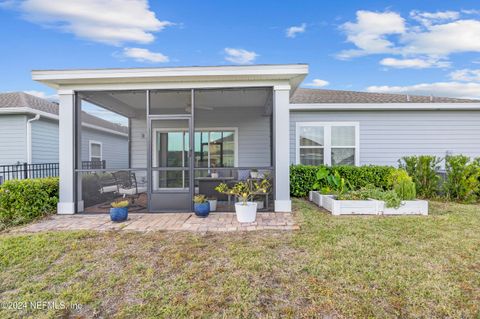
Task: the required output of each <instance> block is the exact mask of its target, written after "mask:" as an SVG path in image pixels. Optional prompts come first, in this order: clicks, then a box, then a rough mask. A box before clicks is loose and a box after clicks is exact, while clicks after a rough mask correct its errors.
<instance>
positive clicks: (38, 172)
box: [0, 163, 58, 184]
mask: <svg viewBox="0 0 480 319" xmlns="http://www.w3.org/2000/svg"><path fill="white" fill-rule="evenodd" d="M53 176H58V163H42V164H27V163H19V164H14V165H0V184H3V182H4V181H8V180H11V179H28V178H42V177H53Z"/></svg>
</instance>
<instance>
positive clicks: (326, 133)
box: [295, 122, 360, 166]
mask: <svg viewBox="0 0 480 319" xmlns="http://www.w3.org/2000/svg"><path fill="white" fill-rule="evenodd" d="M312 126H316V127H323V139H324V140H323V144H324V145H323V147H318V148H323V164H324V165H327V166H331V165H332V127H334V126H353V127H355V145H354V146H334V147H333V148H352V147H354V148H355V166H360V123H359V122H297V123H296V128H295V163H296V164H300V129H301V128H302V127H312ZM302 148H303V146H302ZM310 148H317V147H310Z"/></svg>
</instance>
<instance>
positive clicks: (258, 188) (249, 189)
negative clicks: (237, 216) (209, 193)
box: [215, 179, 271, 205]
mask: <svg viewBox="0 0 480 319" xmlns="http://www.w3.org/2000/svg"><path fill="white" fill-rule="evenodd" d="M270 187H271V185H270V182H269V181H268V179H262V180H261V181H260V182H250V183H249V182H238V183H236V184H235V185H234V186H233V187H228V186H227V184H225V183H221V184H220V185H218V186H217V187H215V190H216V191H217V192H219V193H222V194H227V195H235V196H237V197H238V198H239V199H240V201H241V202H242V205H247V202H248V201H249V200H250V199H253V197H254V196H255V195H257V194H259V193H267V192H268V191H269V189H270Z"/></svg>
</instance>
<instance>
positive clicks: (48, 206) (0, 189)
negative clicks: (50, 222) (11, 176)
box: [0, 177, 58, 229]
mask: <svg viewBox="0 0 480 319" xmlns="http://www.w3.org/2000/svg"><path fill="white" fill-rule="evenodd" d="M57 202H58V178H56V177H49V178H37V179H23V180H10V181H6V182H5V183H4V184H2V185H0V229H4V228H6V227H9V226H13V225H20V224H23V223H27V222H29V221H31V220H33V219H35V218H38V217H40V216H43V215H46V214H49V213H53V212H55V210H56V208H57Z"/></svg>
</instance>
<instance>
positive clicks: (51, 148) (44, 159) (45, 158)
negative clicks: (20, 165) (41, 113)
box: [31, 118, 58, 164]
mask: <svg viewBox="0 0 480 319" xmlns="http://www.w3.org/2000/svg"><path fill="white" fill-rule="evenodd" d="M31 125H32V163H34V164H38V163H58V122H57V121H52V120H47V119H42V118H40V119H39V120H38V121H33V122H32V124H31Z"/></svg>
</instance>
